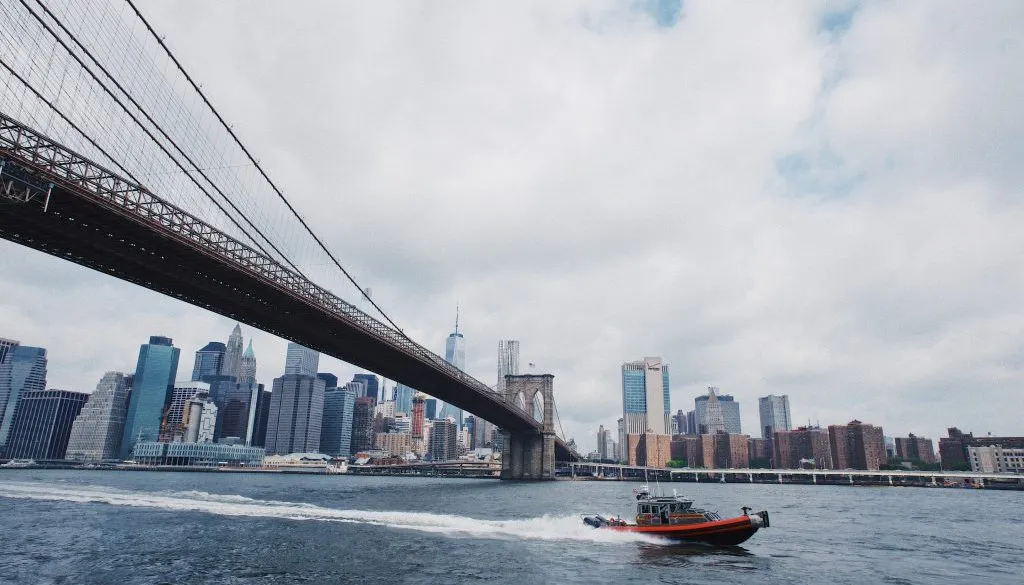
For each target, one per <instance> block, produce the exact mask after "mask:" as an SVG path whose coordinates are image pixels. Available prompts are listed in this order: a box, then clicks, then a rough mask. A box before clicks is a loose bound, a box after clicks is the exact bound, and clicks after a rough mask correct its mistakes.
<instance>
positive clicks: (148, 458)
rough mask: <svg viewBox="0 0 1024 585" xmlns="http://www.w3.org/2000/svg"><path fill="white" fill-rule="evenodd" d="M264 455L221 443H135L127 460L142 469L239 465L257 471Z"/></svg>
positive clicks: (260, 450)
mask: <svg viewBox="0 0 1024 585" xmlns="http://www.w3.org/2000/svg"><path fill="white" fill-rule="evenodd" d="M265 455H266V451H265V450H264V449H263V447H250V446H246V445H225V444H223V443H156V442H140V443H136V444H135V447H134V450H133V451H132V453H131V458H132V460H133V461H136V462H138V463H140V464H142V465H175V466H179V465H180V466H193V467H219V466H220V465H222V464H224V463H227V464H228V465H242V466H246V467H258V466H259V465H260V463H261V462H262V461H263V457H264V456H265Z"/></svg>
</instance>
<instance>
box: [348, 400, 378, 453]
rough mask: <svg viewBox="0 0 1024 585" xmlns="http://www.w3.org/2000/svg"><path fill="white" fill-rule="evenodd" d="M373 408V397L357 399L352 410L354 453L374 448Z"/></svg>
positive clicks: (352, 443)
mask: <svg viewBox="0 0 1024 585" xmlns="http://www.w3.org/2000/svg"><path fill="white" fill-rule="evenodd" d="M373 408H374V399H373V397H371V396H357V397H356V399H355V404H354V406H353V410H352V442H351V445H352V453H358V452H360V451H367V450H369V449H372V448H373V423H374V416H373Z"/></svg>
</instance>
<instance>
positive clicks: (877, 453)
mask: <svg viewBox="0 0 1024 585" xmlns="http://www.w3.org/2000/svg"><path fill="white" fill-rule="evenodd" d="M882 434H883V433H882V427H876V426H874V425H869V424H865V423H862V422H861V421H859V420H852V421H850V422H849V423H848V424H846V425H829V427H828V440H829V443H830V445H831V447H832V465H833V468H834V469H864V470H870V471H874V470H877V469H878V468H879V467H880V466H881V465H882V464H883V463H885V462H886V458H885V442H884V440H883V439H882Z"/></svg>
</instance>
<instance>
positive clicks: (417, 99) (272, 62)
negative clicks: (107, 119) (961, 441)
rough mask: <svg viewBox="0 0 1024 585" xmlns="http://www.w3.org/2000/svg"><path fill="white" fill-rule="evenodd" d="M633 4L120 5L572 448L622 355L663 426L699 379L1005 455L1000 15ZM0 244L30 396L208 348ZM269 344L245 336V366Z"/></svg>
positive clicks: (404, 292)
mask: <svg viewBox="0 0 1024 585" xmlns="http://www.w3.org/2000/svg"><path fill="white" fill-rule="evenodd" d="M629 6H632V4H630V3H621V2H608V3H606V4H604V5H601V6H596V7H595V6H594V5H592V4H591V3H581V4H573V3H569V2H558V3H538V4H537V5H534V6H530V7H526V6H524V5H522V4H521V3H505V4H486V5H462V4H460V5H455V4H443V3H442V4H437V3H429V4H426V3H424V4H412V5H409V4H401V5H399V4H393V5H388V4H385V3H372V4H338V3H320V4H304V5H303V6H302V8H301V10H299V9H296V8H295V7H292V6H286V5H278V4H271V3H244V4H243V3H235V4H232V3H217V4H212V5H210V4H208V3H201V2H192V3H175V4H174V5H173V6H171V5H165V4H162V3H156V2H147V3H145V4H143V6H142V8H143V10H144V11H145V12H146V13H147V14H148V15H150V17H151V20H152V21H153V23H154V25H155V26H157V27H158V29H159V30H160V31H161V33H162V34H166V35H167V38H168V41H169V43H170V44H171V46H172V47H174V48H175V50H176V51H177V52H178V54H179V56H180V58H181V59H182V61H183V62H184V63H185V64H186V65H187V66H188V67H189V69H190V70H192V71H193V72H194V74H195V76H196V77H197V78H198V79H201V80H202V81H203V83H204V89H205V90H206V91H208V92H209V93H210V94H211V97H212V98H213V99H214V102H215V103H216V104H218V105H219V107H220V108H221V109H222V110H223V111H224V112H225V113H227V114H228V116H229V117H230V118H231V121H232V122H233V124H234V125H235V128H236V130H238V131H239V132H240V134H241V135H242V136H243V137H244V138H245V139H246V140H247V142H248V143H249V144H250V146H251V147H252V148H253V150H254V151H255V152H257V153H258V155H259V157H260V158H261V160H262V161H263V162H264V163H266V165H267V166H268V168H269V169H270V170H271V172H272V175H273V176H274V177H275V179H276V180H277V181H278V182H279V183H280V184H282V185H284V186H285V188H286V191H287V192H288V194H289V196H290V197H291V198H292V199H293V200H294V201H295V203H296V204H297V206H298V207H299V208H300V210H302V212H303V214H304V215H305V216H306V217H307V218H309V219H310V220H311V221H312V222H313V223H314V225H315V228H316V229H317V231H318V232H319V233H320V234H322V235H323V236H325V237H326V238H327V239H328V240H329V242H330V245H331V247H332V249H333V250H335V251H336V252H337V254H338V255H339V257H340V258H341V259H342V261H343V262H344V263H345V264H346V265H347V266H349V267H351V268H352V270H353V271H354V272H355V274H356V275H357V276H358V277H359V279H360V280H361V281H362V284H364V286H371V287H373V290H374V297H375V299H378V300H379V301H380V302H381V303H382V305H383V306H384V307H385V308H386V309H388V310H389V312H390V313H391V314H392V316H393V317H395V318H396V320H397V321H398V322H399V323H400V324H401V325H402V326H403V327H404V328H406V330H407V331H408V332H409V333H410V334H412V335H413V336H414V337H415V338H416V339H418V340H420V341H421V342H422V343H424V344H426V345H428V346H429V347H433V348H435V349H437V350H438V351H441V350H442V348H443V342H444V337H445V335H446V334H447V333H448V331H449V330H450V328H451V326H452V322H453V320H454V307H455V304H456V303H458V304H460V305H461V306H462V307H463V314H464V318H463V321H462V325H463V327H464V328H465V332H466V336H467V340H468V358H469V366H468V369H469V370H470V372H471V373H473V374H474V375H477V376H478V377H479V378H481V379H483V380H485V381H491V380H492V378H494V377H495V353H496V341H497V339H499V338H504V337H513V338H518V339H520V340H521V341H522V354H523V355H522V358H523V363H526V362H527V361H533V362H536V363H537V364H538V368H539V369H542V370H544V371H550V372H552V373H554V374H555V375H556V396H557V400H558V405H559V410H560V414H561V417H562V419H563V423H564V424H565V426H566V431H567V432H568V433H569V434H571V435H575V436H576V438H577V440H578V441H580V442H581V443H582V444H583V446H584V447H586V448H589V447H590V446H591V445H592V443H593V442H594V439H593V432H594V430H595V429H596V426H597V425H598V424H599V423H603V424H605V425H606V426H608V425H614V421H615V419H616V418H617V417H618V416H620V414H619V411H620V410H621V398H620V390H619V386H620V380H619V365H620V364H621V363H622V362H623V361H626V360H632V359H638V358H640V357H643V356H644V355H660V356H662V357H664V358H665V359H666V360H667V361H668V362H669V363H670V364H671V366H672V377H673V393H672V406H673V409H675V408H683V409H688V408H692V404H693V402H692V399H693V396H694V395H695V394H697V393H699V392H701V391H702V389H703V387H704V386H706V385H708V384H716V385H718V386H720V387H721V388H722V390H723V391H725V392H731V393H733V394H735V395H736V396H737V398H738V399H739V400H741V402H742V411H743V415H744V428H745V429H747V430H748V431H750V432H753V433H754V434H756V432H755V428H756V426H757V419H756V416H757V415H756V397H757V396H760V395H764V394H767V393H769V392H774V393H788V394H790V396H791V403H792V407H793V416H794V419H795V420H797V421H805V420H807V419H812V420H820V421H821V423H822V424H831V423H842V422H846V421H848V420H849V419H852V418H854V417H857V418H861V419H862V420H868V421H871V422H874V423H877V424H882V425H884V427H885V428H886V432H887V434H896V435H898V434H905V433H906V432H908V431H913V432H915V433H918V434H925V435H928V436H932V437H937V436H939V435H940V434H942V430H943V429H944V428H945V427H946V426H949V425H954V424H955V425H959V426H961V427H962V428H967V429H973V430H975V431H978V432H984V431H992V432H996V433H1018V434H1019V432H1020V424H1019V421H1018V418H1019V417H1018V416H1017V414H1018V413H1019V412H1020V411H1021V409H1022V407H1024V398H1022V394H1021V393H1020V392H1019V388H1020V386H1021V383H1022V382H1024V371H1022V360H1021V350H1020V341H1019V340H1020V339H1021V334H1022V332H1024V313H1022V312H1021V310H1020V308H1019V301H1018V299H1019V298H1021V295H1022V293H1024V277H1022V276H1021V273H1020V270H1019V262H1020V260H1019V259H1020V258H1021V253H1022V252H1024V236H1022V235H1020V233H1021V232H1020V230H1019V228H1018V226H1020V225H1021V220H1022V219H1024V205H1022V202H1021V199H1020V193H1019V185H1020V182H1021V178H1022V177H1021V171H1020V168H1021V167H1020V165H1019V164H1016V162H1017V161H1019V160H1020V159H1021V154H1024V153H1022V152H1021V150H1022V146H1021V144H1022V143H1021V141H1020V136H1021V134H1022V130H1024V127H1022V125H1024V115H1022V114H1021V112H1020V109H1019V107H1018V104H1019V103H1020V102H1021V98H1022V97H1024V96H1022V94H1024V74H1022V73H1021V72H1020V68H1019V63H1020V61H1021V58H1022V57H1024V47H1022V46H1021V44H1020V42H1019V40H1017V38H1016V35H1015V33H1016V31H1017V30H1018V29H1019V28H1020V25H1021V23H1022V16H1024V14H1022V9H1021V8H1020V6H1019V4H1018V3H1013V2H1004V3H999V2H991V3H985V4H984V5H972V6H967V5H964V6H963V7H960V6H957V5H952V6H950V5H944V6H937V5H934V4H931V3H927V2H906V3H901V4H899V5H892V4H887V3H873V2H865V3H858V4H856V5H851V6H850V7H848V6H841V7H839V8H837V9H835V10H834V11H833V13H831V15H829V14H825V13H824V12H822V10H821V9H820V8H816V7H813V6H809V5H795V4H794V5H787V4H783V5H772V6H768V5H765V6H759V5H751V6H745V7H744V9H743V11H737V10H736V9H735V7H732V6H729V5H719V4H712V3H691V2H688V3H686V4H685V6H684V7H683V13H682V15H681V18H680V19H679V20H678V22H677V23H676V24H675V25H674V26H671V27H664V26H658V23H657V22H656V21H655V19H654V18H652V17H651V15H650V14H649V13H646V12H643V11H636V10H631V9H630V8H629ZM836 13H838V14H839V15H840V16H841V18H840V17H836V16H835V14H836ZM961 13H965V14H961ZM595 23H596V24H595ZM598 24H599V26H598ZM0 252H2V258H3V261H4V267H5V270H4V278H3V279H2V280H0V292H2V294H0V324H2V327H3V329H4V331H3V332H2V333H0V334H2V335H7V336H14V337H19V338H21V339H22V340H23V341H25V342H26V343H30V342H34V343H39V344H42V345H47V346H49V347H50V349H51V353H52V356H53V358H52V361H51V363H52V366H51V372H52V374H51V379H52V384H53V385H54V386H62V385H63V386H69V387H77V388H91V386H92V385H93V384H94V383H95V381H96V380H97V379H98V378H99V375H100V374H101V373H102V371H103V370H105V369H109V368H112V367H123V368H130V367H131V364H133V363H134V354H135V351H136V347H137V345H138V344H139V343H141V342H143V341H145V338H146V337H147V336H148V335H150V334H166V335H170V336H172V337H174V338H175V339H176V341H177V342H179V345H180V346H181V347H183V351H184V353H185V354H187V357H183V360H182V370H183V371H184V370H185V368H190V367H191V352H192V351H194V349H195V348H197V347H198V346H200V345H201V344H202V343H204V342H205V341H206V340H207V339H209V338H225V337H226V336H227V334H228V332H229V331H230V327H231V323H229V322H227V321H226V320H225V319H223V318H220V317H217V316H214V315H211V314H209V313H207V312H205V311H202V310H198V309H194V308H191V307H187V306H184V305H181V304H180V303H177V302H175V301H171V300H169V299H164V298H162V297H160V296H159V295H156V294H154V293H149V292H147V291H141V290H139V289H136V288H134V287H132V286H130V285H126V284H123V283H118V282H114V281H110V280H108V279H106V278H104V277H101V276H98V275H92V274H89V273H87V272H86V271H84V270H83V269H80V268H77V267H74V266H72V265H70V264H66V263H62V262H60V261H58V260H55V259H49V258H46V257H43V256H41V255H39V254H36V253H32V252H27V251H24V250H21V249H19V248H17V247H15V246H14V245H13V244H6V243H3V244H0ZM8 266H10V267H11V268H12V269H11V270H7V269H6V268H7V267H8ZM55 279H56V280H55ZM55 282H59V283H60V286H54V285H53V284H54V283H55ZM28 299H31V300H28ZM246 335H249V331H247V332H246ZM283 348H284V343H283V342H281V341H280V340H276V339H274V338H272V337H271V336H269V335H266V334H258V337H257V342H256V349H257V353H258V355H259V357H260V362H261V365H260V376H261V378H263V379H265V380H269V379H270V378H271V377H272V376H274V375H276V374H277V372H279V371H280V370H281V366H282V362H283ZM330 367H332V368H334V369H336V370H337V371H338V373H339V374H342V375H347V374H348V373H351V371H352V370H351V368H348V367H347V366H344V365H342V364H340V363H338V362H333V361H332V362H330Z"/></svg>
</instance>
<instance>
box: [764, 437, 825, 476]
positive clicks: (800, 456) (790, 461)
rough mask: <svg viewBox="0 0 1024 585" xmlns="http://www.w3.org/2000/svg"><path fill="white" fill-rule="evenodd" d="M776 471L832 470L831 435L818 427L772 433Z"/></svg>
mask: <svg viewBox="0 0 1024 585" xmlns="http://www.w3.org/2000/svg"><path fill="white" fill-rule="evenodd" d="M772 442H773V445H772V453H773V454H774V459H773V460H772V467H774V468H775V469H803V468H811V469H832V468H833V465H832V446H831V442H830V439H829V433H828V431H826V430H825V429H821V428H818V427H800V428H798V429H796V430H792V431H774V432H773V433H772Z"/></svg>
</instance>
